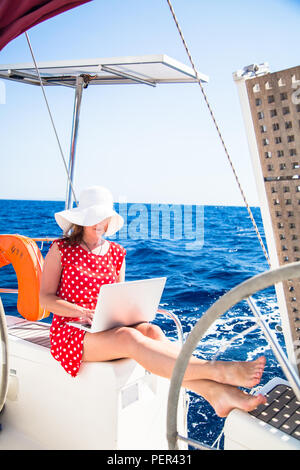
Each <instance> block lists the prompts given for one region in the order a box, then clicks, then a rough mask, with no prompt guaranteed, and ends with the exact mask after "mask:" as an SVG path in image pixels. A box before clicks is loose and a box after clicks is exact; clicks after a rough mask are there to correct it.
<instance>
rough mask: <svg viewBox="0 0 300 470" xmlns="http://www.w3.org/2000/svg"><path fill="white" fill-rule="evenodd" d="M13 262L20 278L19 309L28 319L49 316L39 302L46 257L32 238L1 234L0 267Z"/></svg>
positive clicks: (35, 319) (18, 278) (39, 318)
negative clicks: (44, 257)
mask: <svg viewBox="0 0 300 470" xmlns="http://www.w3.org/2000/svg"><path fill="white" fill-rule="evenodd" d="M10 263H11V264H12V265H13V268H14V270H15V272H16V275H17V280H18V302H17V309H18V312H19V313H20V315H22V317H24V318H26V319H27V320H31V321H37V320H41V319H42V318H46V317H48V316H49V314H50V312H48V311H47V310H45V309H43V308H42V307H41V306H40V302H39V292H40V283H41V275H42V269H43V263H44V259H43V256H42V254H41V252H40V250H39V248H38V246H37V244H36V243H35V242H34V241H33V240H31V238H28V237H24V236H22V235H0V267H2V266H5V265H7V264H10Z"/></svg>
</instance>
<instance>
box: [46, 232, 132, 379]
mask: <svg viewBox="0 0 300 470" xmlns="http://www.w3.org/2000/svg"><path fill="white" fill-rule="evenodd" d="M54 243H56V244H57V246H58V249H59V251H60V255H61V264H62V274H61V278H60V282H59V286H58V290H57V296H58V297H60V298H61V299H64V300H67V301H68V302H72V303H75V304H77V305H79V306H81V307H85V308H88V309H91V310H93V309H95V307H96V303H97V298H98V295H99V291H100V289H101V286H102V285H103V284H111V283H114V282H116V281H117V278H118V275H119V272H120V269H121V266H122V263H123V260H124V258H125V255H126V250H125V248H123V247H122V246H121V245H119V244H118V243H115V242H112V241H110V242H109V249H108V251H107V252H106V253H105V254H104V255H95V254H93V253H90V252H88V251H87V250H85V249H84V248H82V247H81V246H80V245H79V244H74V245H70V244H69V243H68V241H67V240H64V239H61V240H56V241H55V242H54ZM76 320H79V318H78V317H76V318H75V317H72V318H70V317H63V316H60V315H55V314H54V315H53V320H52V324H51V328H50V342H51V349H50V351H51V354H52V356H53V357H54V358H55V359H56V360H57V361H58V362H59V363H60V364H61V365H62V367H63V368H64V369H65V370H66V372H68V374H70V375H71V376H72V377H76V375H77V374H78V371H79V368H80V365H81V361H82V352H83V339H84V335H85V331H83V330H80V329H78V328H76V327H74V326H70V325H68V324H67V323H68V322H70V321H76Z"/></svg>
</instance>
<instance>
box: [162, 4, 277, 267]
mask: <svg viewBox="0 0 300 470" xmlns="http://www.w3.org/2000/svg"><path fill="white" fill-rule="evenodd" d="M167 2H168V5H169V8H170V10H171V13H172V16H173V19H174V22H175V24H176V27H177V30H178V32H179V35H180V37H181V40H182V42H183V45H184V48H185V51H186V53H187V55H188V58H189V61H190V63H191V65H192V68H193V70H194V72H195V75H196V77H197V79H198V80H197V83H198V84H199V86H200V89H201V92H202V95H203V97H204V100H205V103H206V105H207V107H208V110H209V112H210V115H211V117H212V120H213V122H214V125H215V127H216V130H217V133H218V135H219V138H220V140H221V143H222V146H223V148H224V151H225V154H226V156H227V159H228V161H229V164H230V166H231V169H232V171H233V174H234V177H235V179H236V182H237V184H238V187H239V190H240V192H241V195H242V198H243V200H244V203H245V206H246V208H247V211H248V214H249V217H250V219H251V221H252V224H253V227H254V229H255V232H256V235H257V237H258V240H259V242H260V245H261V247H262V250H263V252H264V255H265V257H266V260H267V262H268V265H269V267H271V262H270V259H269V256H268V253H267V250H266V248H265V246H264V242H263V240H262V238H261V235H260V233H259V230H258V227H257V225H256V222H255V219H254V217H253V214H252V211H251V209H250V206H249V204H248V202H247V199H246V196H245V193H244V191H243V188H242V186H241V184H240V181H239V178H238V176H237V173H236V171H235V168H234V165H233V163H232V160H231V158H230V155H229V152H228V150H227V147H226V144H225V142H224V139H223V137H222V134H221V131H220V128H219V126H218V124H217V121H216V118H215V116H214V113H213V110H212V108H211V106H210V104H209V101H208V99H207V96H206V93H205V91H204V88H203V86H202V83H201V80H200V78H198V73H197V70H196V67H195V64H194V61H193V59H192V56H191V53H190V51H189V48H188V46H187V43H186V41H185V39H184V36H183V33H182V30H181V28H180V25H179V23H178V20H177V17H176V15H175V12H174V9H173V6H172V4H171V1H170V0H167Z"/></svg>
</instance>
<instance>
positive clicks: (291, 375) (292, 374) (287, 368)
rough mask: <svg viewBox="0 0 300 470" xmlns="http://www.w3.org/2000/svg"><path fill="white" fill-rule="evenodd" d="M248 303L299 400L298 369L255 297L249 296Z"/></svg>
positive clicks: (299, 383) (299, 382)
mask: <svg viewBox="0 0 300 470" xmlns="http://www.w3.org/2000/svg"><path fill="white" fill-rule="evenodd" d="M247 303H248V305H249V307H250V309H251V311H252V313H253V315H254V316H255V318H256V320H257V322H258V324H259V326H260V327H261V329H262V331H263V333H264V335H265V338H266V340H267V341H268V343H269V345H270V346H271V348H272V350H273V353H274V355H275V357H276V359H277V361H278V362H279V364H280V366H281V368H282V370H283V372H284V375H285V376H286V378H287V380H288V381H289V383H290V385H291V387H292V388H293V390H294V392H295V395H296V396H297V398H298V400H300V379H299V377H298V376H297V373H296V371H295V370H294V369H293V367H292V366H291V364H290V363H289V361H288V360H287V358H286V356H285V354H284V352H283V351H282V349H281V347H280V345H279V343H278V341H277V340H276V338H275V337H274V335H272V332H271V330H270V328H269V326H268V325H267V323H266V322H265V320H264V318H263V316H262V314H261V313H260V311H259V309H258V307H257V305H256V303H255V302H254V300H253V298H252V297H248V298H247Z"/></svg>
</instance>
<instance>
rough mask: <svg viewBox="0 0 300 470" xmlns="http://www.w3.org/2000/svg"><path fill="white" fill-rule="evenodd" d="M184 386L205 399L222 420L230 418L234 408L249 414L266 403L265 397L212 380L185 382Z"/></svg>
mask: <svg viewBox="0 0 300 470" xmlns="http://www.w3.org/2000/svg"><path fill="white" fill-rule="evenodd" d="M183 386H184V387H185V388H187V389H189V390H191V391H193V392H196V393H198V395H201V396H202V397H203V398H205V399H206V400H207V401H208V402H209V403H210V404H211V406H212V407H213V408H214V410H215V412H216V413H217V415H218V416H219V417H221V418H225V417H226V416H228V414H229V413H230V411H232V410H233V409H234V408H238V409H240V410H243V411H247V412H249V411H252V410H254V409H255V408H257V407H258V406H259V405H261V404H262V403H266V398H265V397H264V396H263V395H257V396H254V395H249V394H247V393H245V392H242V390H239V389H238V388H236V387H233V386H232V385H226V384H220V383H218V382H213V381H211V380H192V381H184V382H183Z"/></svg>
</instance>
